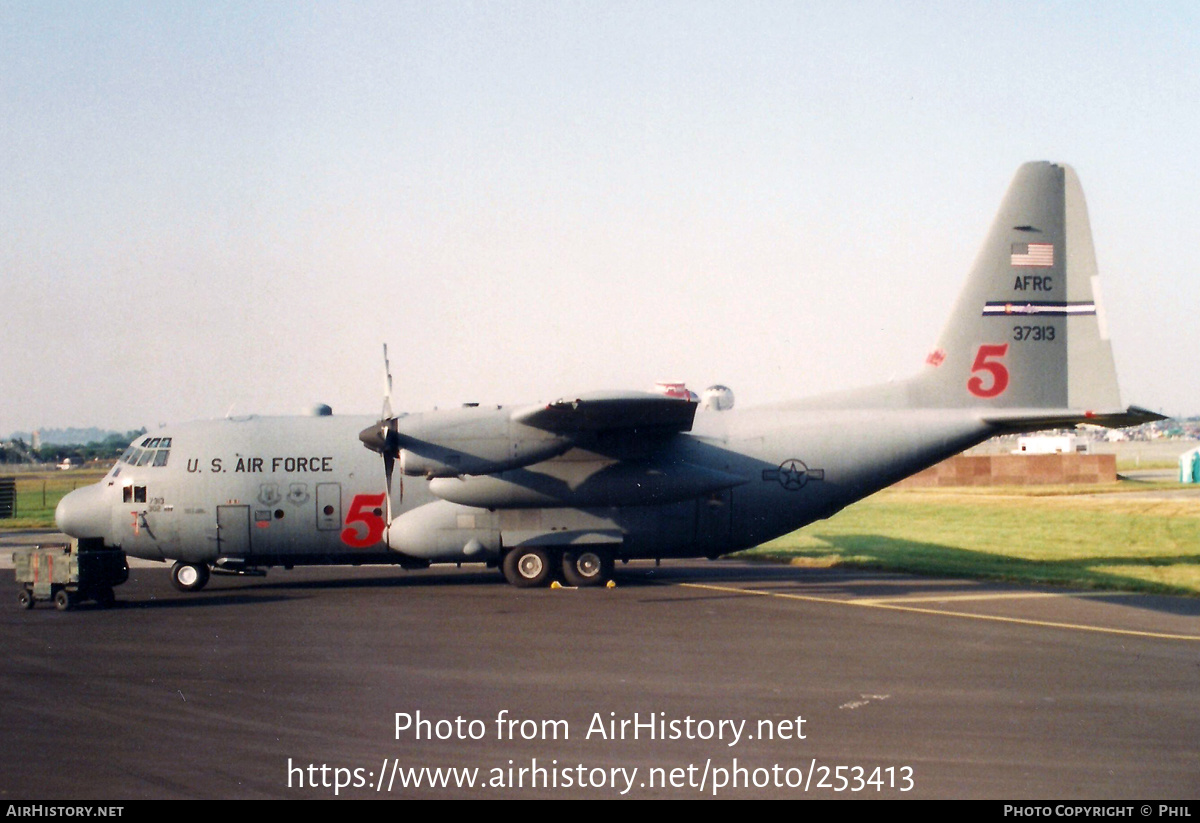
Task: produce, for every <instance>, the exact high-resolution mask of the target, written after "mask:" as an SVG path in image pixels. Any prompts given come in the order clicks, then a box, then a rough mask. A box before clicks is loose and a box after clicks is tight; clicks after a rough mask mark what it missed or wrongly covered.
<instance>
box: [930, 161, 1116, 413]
mask: <svg viewBox="0 0 1200 823" xmlns="http://www.w3.org/2000/svg"><path fill="white" fill-rule="evenodd" d="M1102 311H1103V310H1102V308H1101V306H1100V303H1099V294H1098V290H1097V288H1096V254H1095V250H1094V249H1093V247H1092V232H1091V228H1090V226H1089V224H1088V214H1087V205H1086V204H1085V202H1084V199H1083V190H1082V189H1081V188H1080V186H1079V179H1078V178H1077V177H1076V176H1075V172H1074V170H1072V169H1071V168H1070V167H1069V166H1065V165H1058V164H1054V163H1044V162H1042V163H1026V164H1025V165H1023V166H1022V167H1021V168H1020V169H1019V170H1018V171H1017V175H1016V177H1015V178H1014V179H1013V182H1012V184H1011V185H1010V186H1009V189H1008V193H1007V194H1006V195H1005V197H1004V202H1003V203H1002V204H1001V206H1000V211H999V213H998V214H997V215H996V219H995V221H994V222H993V223H992V228H991V230H990V231H989V232H988V236H987V239H986V241H985V242H984V244H983V248H982V249H981V250H980V252H979V256H978V257H977V258H976V260H975V264H974V267H973V268H972V270H971V274H970V278H969V279H968V281H967V284H966V287H965V288H964V289H963V291H962V293H961V294H960V295H959V298H958V302H957V303H956V304H955V308H954V313H953V315H952V316H951V319H950V322H949V324H947V326H946V328H945V330H944V331H943V332H942V336H941V338H940V339H939V340H938V344H937V347H936V348H935V349H934V350H933V352H931V353H930V355H929V358H928V359H927V361H926V367H925V370H924V371H923V372H922V374H921V375H920V377H918V378H917V380H916V381H914V383H913V385H912V387H911V388H912V390H913V396H912V400H913V401H914V402H915V404H917V405H921V406H927V407H929V406H932V407H955V408H957V407H981V408H989V409H991V408H994V409H1016V408H1021V409H1097V410H1099V409H1116V408H1119V407H1120V393H1119V391H1118V389H1117V376H1116V368H1115V366H1114V364H1113V357H1112V347H1111V346H1110V344H1109V341H1108V335H1107V331H1106V329H1105V327H1104V318H1103V314H1102Z"/></svg>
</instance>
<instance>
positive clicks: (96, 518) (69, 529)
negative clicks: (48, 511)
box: [54, 486, 111, 538]
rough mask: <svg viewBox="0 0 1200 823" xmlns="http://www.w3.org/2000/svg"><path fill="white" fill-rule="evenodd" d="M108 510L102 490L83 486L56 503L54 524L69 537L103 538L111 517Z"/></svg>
mask: <svg viewBox="0 0 1200 823" xmlns="http://www.w3.org/2000/svg"><path fill="white" fill-rule="evenodd" d="M109 508H110V507H109V506H108V505H106V504H105V501H104V489H103V488H101V487H100V486H85V487H84V488H82V489H76V490H75V491H73V492H71V493H70V494H68V495H67V496H66V497H64V498H63V499H62V500H60V501H58V506H57V507H56V508H55V509H54V522H55V523H57V524H58V528H59V530H60V531H62V532H64V533H66V534H68V535H70V536H71V537H75V538H84V537H104V536H105V534H106V532H107V531H108V524H109V520H110V517H111V515H110V512H109Z"/></svg>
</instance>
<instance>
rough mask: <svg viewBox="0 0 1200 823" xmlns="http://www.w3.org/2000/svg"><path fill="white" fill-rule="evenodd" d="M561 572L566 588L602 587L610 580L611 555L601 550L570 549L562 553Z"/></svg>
mask: <svg viewBox="0 0 1200 823" xmlns="http://www.w3.org/2000/svg"><path fill="white" fill-rule="evenodd" d="M562 570H563V579H564V580H565V581H566V583H567V585H568V586H603V585H604V584H605V583H607V582H608V581H609V580H610V579H612V571H613V560H612V555H611V554H609V553H608V552H606V551H604V550H603V549H571V550H568V551H566V552H564V553H563V564H562Z"/></svg>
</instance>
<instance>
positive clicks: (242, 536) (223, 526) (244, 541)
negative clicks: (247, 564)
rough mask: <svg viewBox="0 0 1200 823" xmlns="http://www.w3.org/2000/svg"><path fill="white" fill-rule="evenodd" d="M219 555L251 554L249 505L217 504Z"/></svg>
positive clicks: (246, 555) (237, 555)
mask: <svg viewBox="0 0 1200 823" xmlns="http://www.w3.org/2000/svg"><path fill="white" fill-rule="evenodd" d="M217 555H218V556H219V557H249V556H250V507H249V506H217Z"/></svg>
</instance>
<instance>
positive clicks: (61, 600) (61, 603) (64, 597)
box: [54, 589, 75, 612]
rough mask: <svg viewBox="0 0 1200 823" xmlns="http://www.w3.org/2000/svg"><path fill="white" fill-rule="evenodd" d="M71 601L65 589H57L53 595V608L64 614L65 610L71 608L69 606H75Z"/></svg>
mask: <svg viewBox="0 0 1200 823" xmlns="http://www.w3.org/2000/svg"><path fill="white" fill-rule="evenodd" d="M73 600H74V598H73V597H71V595H70V593H68V592H67V590H66V589H59V590H58V591H57V592H55V593H54V608H56V609H58V610H59V611H60V612H65V611H66V610H67V609H69V608H71V606H73V605H75V604H74V603H73V602H72V601H73Z"/></svg>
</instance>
